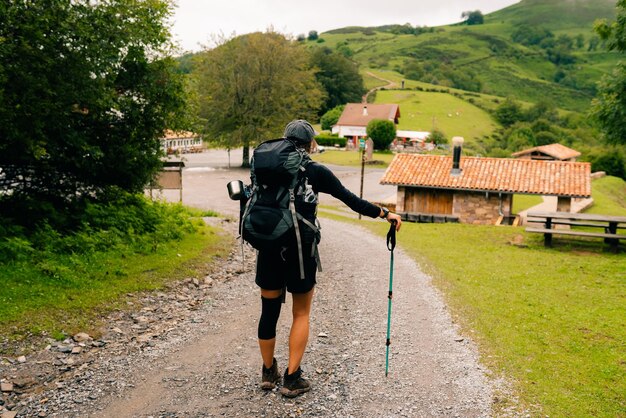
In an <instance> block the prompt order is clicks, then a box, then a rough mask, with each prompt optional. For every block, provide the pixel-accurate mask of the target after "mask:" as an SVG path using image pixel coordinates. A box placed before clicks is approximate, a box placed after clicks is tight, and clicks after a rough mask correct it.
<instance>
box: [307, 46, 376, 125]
mask: <svg viewBox="0 0 626 418" xmlns="http://www.w3.org/2000/svg"><path fill="white" fill-rule="evenodd" d="M311 65H313V66H315V67H317V68H318V69H319V71H318V72H317V74H316V75H315V78H316V79H317V81H318V82H319V83H320V84H321V85H322V87H323V88H324V91H325V92H326V99H325V101H324V104H323V105H322V107H321V109H320V112H319V115H323V114H324V113H326V112H327V111H328V110H330V109H332V108H334V107H337V106H339V105H342V104H346V103H351V102H352V103H354V102H357V103H360V102H361V97H362V96H363V94H365V87H364V85H363V77H362V76H361V74H359V69H358V67H357V66H356V64H354V63H353V62H352V61H350V60H349V59H347V58H346V57H344V56H343V55H342V54H341V53H339V52H337V51H333V50H331V49H330V48H326V47H321V48H316V49H315V50H314V51H313V53H312V54H311Z"/></svg>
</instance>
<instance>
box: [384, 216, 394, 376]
mask: <svg viewBox="0 0 626 418" xmlns="http://www.w3.org/2000/svg"><path fill="white" fill-rule="evenodd" d="M394 248H396V221H391V226H390V227H389V232H387V249H388V250H389V251H391V260H390V263H389V295H388V296H387V298H388V299H389V301H388V305H387V353H386V355H385V377H387V374H388V372H389V346H390V345H391V299H392V296H393V250H394Z"/></svg>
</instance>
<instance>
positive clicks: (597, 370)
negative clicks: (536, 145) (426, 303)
mask: <svg viewBox="0 0 626 418" xmlns="http://www.w3.org/2000/svg"><path fill="white" fill-rule="evenodd" d="M592 192H593V198H594V200H595V201H596V205H594V206H593V207H592V208H591V210H589V211H588V212H592V213H603V214H610V215H621V216H626V182H625V181H624V180H621V179H619V178H616V177H604V178H601V179H596V180H594V181H593V183H592ZM540 199H541V198H540V197H539V196H526V195H524V196H520V195H516V196H515V197H514V210H517V211H519V210H521V209H526V208H527V207H530V206H532V205H533V204H535V203H539V201H540ZM320 211H321V214H322V216H325V217H330V218H334V219H339V220H342V221H346V222H358V221H356V220H355V219H354V218H347V217H343V216H338V212H337V211H336V210H333V208H329V207H320ZM516 213H517V212H516ZM360 224H361V225H363V226H366V227H367V228H369V229H371V230H372V231H373V232H375V233H376V234H378V235H380V236H381V237H383V236H385V234H386V231H387V229H388V226H387V224H385V223H381V222H365V221H362V222H361V223H360ZM450 237H454V239H450ZM398 243H399V245H400V246H401V247H402V248H403V249H404V250H405V251H407V252H408V253H409V254H410V256H411V257H413V258H414V259H415V260H416V261H418V262H419V263H420V265H421V266H422V267H423V268H424V269H425V270H426V271H427V272H428V273H429V274H430V275H431V276H432V277H433V280H434V284H435V285H436V286H437V287H438V288H439V289H440V290H442V292H443V294H444V295H445V298H446V300H447V302H448V304H449V306H450V308H451V311H452V314H453V316H454V319H455V321H458V322H459V323H461V324H462V327H463V332H464V333H466V334H468V335H471V336H472V338H473V339H475V340H476V341H477V342H478V344H479V348H480V353H481V361H482V362H483V363H485V364H486V365H487V366H488V367H489V368H490V369H491V370H492V371H495V372H496V376H505V377H506V378H507V379H508V381H509V382H512V383H513V385H514V388H515V392H516V394H517V396H518V397H519V398H520V399H521V401H522V406H521V408H518V413H519V414H522V409H526V411H525V412H524V414H525V413H527V412H528V410H530V411H531V414H530V416H554V417H590V416H594V417H595V416H598V417H601V416H602V417H605V416H606V417H617V416H623V412H624V410H626V397H625V396H624V394H625V393H626V379H624V377H625V376H626V366H625V363H624V361H625V359H624V341H626V328H625V327H624V318H626V305H625V304H624V298H625V297H626V293H625V291H624V289H626V256H625V252H626V248H624V244H622V252H621V253H620V254H612V253H610V251H608V249H607V246H606V245H605V244H604V243H603V242H602V241H601V240H597V239H590V240H587V239H583V238H581V239H578V238H576V239H571V240H565V239H562V240H559V241H558V243H555V247H554V248H551V249H547V248H544V246H543V237H542V236H540V235H537V234H529V233H526V232H525V231H524V228H523V227H519V228H516V227H495V226H475V225H463V224H414V223H406V222H405V223H404V224H403V226H402V231H401V232H400V233H399V234H398ZM451 254H452V255H453V256H452V257H451ZM396 280H402V279H401V278H397V279H396ZM498 396H499V397H500V398H501V400H504V402H502V403H501V404H496V405H495V408H496V411H495V412H496V416H497V415H499V414H500V413H501V412H502V410H499V409H498V408H506V407H508V406H510V402H507V401H506V394H501V395H498Z"/></svg>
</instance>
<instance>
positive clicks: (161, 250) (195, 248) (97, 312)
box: [0, 221, 231, 340]
mask: <svg viewBox="0 0 626 418" xmlns="http://www.w3.org/2000/svg"><path fill="white" fill-rule="evenodd" d="M197 225H198V230H197V232H195V233H190V234H187V235H186V236H185V237H183V239H182V240H180V241H178V240H174V241H170V242H168V243H164V244H161V245H160V246H159V247H158V249H156V250H155V251H154V252H150V253H142V252H133V251H132V249H131V248H126V247H122V248H117V249H114V250H110V251H98V252H90V253H88V254H66V255H59V256H57V257H56V258H46V259H44V260H41V261H39V262H37V263H31V262H18V261H16V262H12V263H9V264H3V265H2V269H1V270H0V282H1V283H2V286H0V335H3V336H5V337H10V338H13V339H18V340H19V339H21V338H24V337H26V336H28V335H29V334H31V333H32V334H35V335H36V334H39V333H41V332H45V333H47V334H48V335H53V336H58V337H59V338H62V337H63V336H64V335H72V334H73V333H75V332H78V331H86V332H89V334H90V335H97V333H98V326H99V322H98V321H99V319H100V318H101V317H102V314H103V313H106V312H107V311H109V310H111V309H114V308H116V307H119V306H124V303H125V300H126V295H127V294H130V293H134V292H140V291H146V290H154V289H159V288H161V287H163V285H164V284H166V283H168V282H171V281H175V280H180V279H183V278H186V277H196V276H198V275H199V274H202V273H203V272H205V269H206V268H207V263H209V262H210V261H211V260H212V259H213V258H214V257H216V256H219V255H223V254H225V253H226V251H227V250H228V248H229V247H230V245H231V240H230V239H229V238H226V237H224V236H222V235H218V234H216V230H215V229H214V228H211V227H208V226H205V225H203V224H202V221H199V223H198V224H197ZM42 271H43V272H44V273H45V274H43V275H42Z"/></svg>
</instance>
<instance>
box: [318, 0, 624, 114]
mask: <svg viewBox="0 0 626 418" xmlns="http://www.w3.org/2000/svg"><path fill="white" fill-rule="evenodd" d="M614 5H615V2H614V0H523V1H522V2H520V3H518V4H515V5H513V6H510V7H508V8H505V9H502V10H500V11H497V12H495V13H492V14H489V15H486V16H485V24H483V25H474V26H467V25H460V24H457V25H449V26H442V27H437V28H430V29H424V28H418V29H419V30H415V28H411V27H410V26H409V27H407V26H406V25H389V26H383V27H377V28H362V27H348V28H342V29H337V30H333V31H329V32H326V33H324V34H322V38H323V41H324V42H323V43H320V45H325V46H328V47H331V48H335V47H341V48H342V49H344V50H346V48H347V49H348V50H349V51H350V52H351V53H352V55H351V58H352V59H354V60H355V61H357V62H359V63H360V64H361V66H362V68H363V69H364V73H366V72H367V71H368V70H371V69H378V70H387V71H395V72H397V73H400V74H402V76H403V77H404V78H405V79H413V80H418V81H422V82H426V83H430V84H435V85H440V86H444V87H457V88H460V89H463V90H470V91H474V92H480V93H485V94H490V95H495V96H502V97H514V98H516V99H519V100H522V101H528V102H537V101H540V100H549V101H552V102H554V103H557V104H558V105H559V106H560V107H562V108H563V109H567V110H573V111H585V110H586V109H587V108H588V106H589V103H590V100H591V98H592V97H593V95H594V93H595V83H596V82H597V81H598V80H599V79H600V78H601V76H602V75H603V74H605V73H607V72H609V71H610V69H611V68H612V67H613V65H614V64H615V63H616V62H617V60H618V58H619V57H618V55H617V54H609V53H606V52H603V49H602V48H601V46H599V45H598V44H597V42H598V41H597V39H596V38H595V35H594V34H593V32H592V27H593V21H594V20H595V19H598V18H613V17H614V15H615V11H614ZM519 28H533V29H536V30H543V29H545V30H548V31H550V36H551V38H550V42H548V43H544V44H543V46H542V47H539V46H538V45H528V44H525V43H524V42H520V41H519V39H518V40H517V41H514V40H513V35H514V34H515V33H516V31H517V30H519ZM411 31H412V32H413V33H404V32H411ZM563 35H567V36H568V37H569V39H568V38H564V37H562V38H559V37H561V36H563ZM577 36H578V38H575V37H577ZM516 39H517V38H516ZM552 44H554V45H552ZM546 45H548V46H546ZM594 45H595V46H594ZM590 49H591V50H590ZM366 81H367V83H368V85H370V86H371V85H375V84H376V83H375V81H374V80H372V79H371V78H370V77H369V76H367V77H366Z"/></svg>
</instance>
